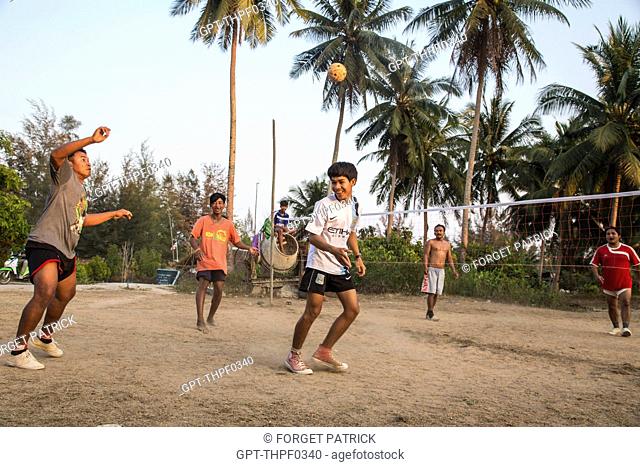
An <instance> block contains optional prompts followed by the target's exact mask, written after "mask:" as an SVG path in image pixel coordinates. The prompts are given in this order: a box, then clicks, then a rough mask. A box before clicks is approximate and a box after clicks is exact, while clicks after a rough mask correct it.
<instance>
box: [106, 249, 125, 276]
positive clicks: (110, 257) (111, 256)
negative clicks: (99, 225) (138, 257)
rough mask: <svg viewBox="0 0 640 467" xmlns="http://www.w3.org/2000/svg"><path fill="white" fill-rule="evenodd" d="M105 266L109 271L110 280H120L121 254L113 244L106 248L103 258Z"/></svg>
mask: <svg viewBox="0 0 640 467" xmlns="http://www.w3.org/2000/svg"><path fill="white" fill-rule="evenodd" d="M105 260H106V262H107V266H109V269H110V270H111V278H112V279H113V278H114V277H115V278H116V279H118V280H119V279H120V278H121V277H122V253H121V251H120V248H118V246H117V245H114V244H113V243H112V244H110V245H109V247H108V248H107V256H106V258H105Z"/></svg>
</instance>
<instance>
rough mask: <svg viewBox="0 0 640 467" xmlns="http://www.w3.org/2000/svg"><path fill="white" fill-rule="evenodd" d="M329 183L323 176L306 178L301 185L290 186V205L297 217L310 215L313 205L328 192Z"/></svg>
mask: <svg viewBox="0 0 640 467" xmlns="http://www.w3.org/2000/svg"><path fill="white" fill-rule="evenodd" d="M328 186H329V184H328V183H327V181H326V180H325V179H323V178H322V177H316V178H315V179H313V180H305V181H303V182H302V183H301V184H300V185H298V186H295V187H292V188H289V205H290V207H291V209H293V214H294V215H295V216H296V217H308V216H310V215H311V214H312V213H313V207H314V206H315V204H316V202H318V201H320V200H321V199H322V198H324V197H325V196H326V194H327V187H328Z"/></svg>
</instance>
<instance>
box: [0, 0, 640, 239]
mask: <svg viewBox="0 0 640 467" xmlns="http://www.w3.org/2000/svg"><path fill="white" fill-rule="evenodd" d="M303 3H304V4H305V5H307V6H309V5H310V2H309V1H308V0H307V1H304V0H303ZM434 3H436V2H434V1H430V0H394V1H393V2H392V7H393V8H398V7H401V6H410V7H411V8H413V10H414V14H415V13H416V12H417V11H418V10H420V9H421V8H423V7H425V6H427V5H431V4H434ZM171 4H172V2H171V1H164V0H139V1H135V2H132V1H125V0H112V1H110V2H107V3H105V2H104V1H97V0H83V1H81V2H80V1H75V0H55V1H53V0H38V1H36V0H13V1H8V0H0V129H3V130H6V131H10V132H18V131H20V129H21V121H22V119H23V118H25V117H26V116H28V115H29V114H30V112H31V108H30V104H29V102H28V99H42V100H43V101H44V102H45V103H46V104H47V105H48V106H50V107H52V108H53V109H54V110H55V112H56V114H57V115H58V116H59V117H61V116H63V115H65V114H71V115H73V116H74V117H75V118H77V119H78V120H80V121H81V122H82V126H81V128H80V129H79V131H78V132H79V134H80V136H82V137H84V136H89V135H90V134H91V133H92V132H93V130H94V129H95V128H96V127H97V126H99V125H107V126H109V127H110V128H111V130H112V133H111V136H110V138H109V139H108V140H107V141H106V142H105V143H103V144H98V145H92V146H90V147H88V148H87V149H88V151H89V155H90V156H91V157H93V158H95V157H99V158H100V159H103V160H106V161H107V162H108V163H109V164H110V166H111V171H112V174H113V175H116V174H118V173H119V168H120V163H121V161H122V158H123V157H124V155H125V154H127V153H128V152H129V151H130V150H135V149H136V148H138V147H139V146H140V144H141V143H142V142H143V141H147V142H148V144H149V145H150V147H151V148H152V149H153V151H154V155H155V157H156V158H157V159H161V158H165V157H169V158H170V159H171V161H172V165H171V171H172V172H175V171H177V170H180V171H187V170H189V169H190V168H193V169H195V170H196V171H197V170H198V169H199V167H200V165H201V164H202V163H205V162H217V163H219V164H220V165H222V166H223V167H225V168H226V167H227V163H228V138H229V122H228V113H229V57H230V55H229V54H228V53H226V52H223V51H221V50H220V49H219V48H218V47H217V46H214V47H210V48H207V47H206V46H204V45H203V44H201V43H194V42H191V41H190V39H189V36H190V31H191V29H192V27H193V24H194V23H195V21H196V19H197V14H198V10H194V11H193V12H192V13H191V14H190V15H187V16H181V17H171V16H170V15H169V8H170V6H171ZM563 12H564V13H565V15H566V16H567V18H568V19H569V22H570V23H571V27H567V26H566V25H564V24H560V23H558V22H549V21H544V22H533V23H530V24H529V26H530V28H531V34H532V36H533V38H534V41H535V43H536V46H537V47H538V49H539V50H540V51H541V53H542V55H543V57H544V60H545V62H546V68H545V69H544V70H541V71H539V72H538V76H537V80H536V81H535V82H533V83H531V82H530V81H529V80H527V81H526V82H525V83H520V84H517V83H515V80H514V79H513V78H512V77H511V78H509V79H508V80H507V86H508V87H507V90H506V92H505V96H506V98H508V99H509V100H513V101H515V105H514V114H513V120H512V124H513V125H515V124H516V123H517V121H519V120H520V119H522V118H523V117H524V116H525V115H527V114H530V113H532V112H533V110H534V109H535V106H536V96H537V94H538V92H539V90H540V89H541V88H542V87H544V86H545V85H547V84H551V83H554V82H556V83H561V84H565V85H568V86H572V87H575V88H577V89H580V90H582V91H584V92H587V93H589V94H591V95H594V91H595V87H594V84H593V76H592V74H591V72H590V71H589V69H588V68H587V67H586V65H585V64H584V63H583V62H582V60H581V57H580V54H579V51H578V50H577V48H576V46H575V45H574V44H575V43H577V44H591V43H595V42H596V41H597V39H598V33H597V31H596V29H595V28H594V26H597V27H598V28H600V30H601V31H603V33H605V34H606V28H607V23H608V22H609V21H612V22H614V21H616V19H617V17H618V16H620V15H621V16H623V17H625V18H626V19H627V20H628V21H629V22H638V21H639V20H640V0H594V2H593V6H592V7H591V8H590V9H583V10H576V9H573V8H569V7H563ZM404 26H405V25H402V26H400V27H398V28H396V29H392V30H389V31H387V33H386V35H387V36H390V37H395V38H396V39H398V40H401V41H409V40H414V41H415V43H416V49H420V48H422V47H423V46H424V45H425V44H426V43H427V42H428V36H427V33H426V31H424V30H423V31H421V32H418V33H414V34H408V35H407V34H403V32H402V30H403V29H404ZM300 27H301V23H300V22H299V21H297V20H296V21H293V22H292V23H291V24H289V25H286V26H284V27H281V29H280V30H279V31H278V32H277V34H276V37H275V38H274V39H273V40H272V41H271V42H270V43H269V44H268V45H266V46H262V47H259V48H257V49H250V48H249V47H247V46H244V45H243V46H242V47H240V48H239V49H238V57H237V74H236V91H237V106H238V107H237V117H238V123H237V139H238V144H237V155H236V194H235V211H236V215H237V216H240V217H244V216H246V214H247V212H248V210H249V209H250V210H251V211H252V212H253V209H254V201H255V193H256V192H255V189H256V183H257V182H259V190H258V219H263V218H264V217H266V216H267V215H268V213H269V209H270V202H271V198H270V196H271V193H270V189H271V172H272V171H271V162H272V152H271V150H272V141H271V121H272V119H275V120H276V132H277V167H276V199H280V198H281V197H283V196H286V195H287V192H288V189H289V187H291V186H294V185H297V184H300V183H301V182H302V181H303V180H308V179H312V178H314V177H316V176H318V175H322V174H324V173H325V172H326V169H327V167H328V166H329V164H330V162H331V156H332V152H333V141H334V136H335V129H336V125H337V121H338V112H337V110H332V111H329V112H323V111H322V110H321V103H322V84H323V83H322V82H319V81H316V80H314V79H313V78H312V76H311V75H304V76H302V77H301V78H299V79H296V80H293V79H291V78H289V71H290V69H291V65H292V63H293V57H294V56H295V55H296V54H298V53H300V52H302V51H304V50H307V49H309V48H311V47H312V46H313V45H315V44H313V43H311V42H307V41H305V40H303V39H294V38H290V37H289V34H290V33H291V32H292V31H294V30H296V29H299V28H300ZM448 54H450V50H448V51H447V54H446V55H445V54H443V55H442V56H440V57H439V58H438V59H437V60H435V61H434V62H433V63H432V65H431V66H430V67H429V68H428V69H427V73H428V75H429V76H431V77H441V76H450V74H451V73H452V71H453V68H452V67H451V65H450V63H449V59H448ZM472 100H473V96H468V95H467V96H465V98H464V99H461V100H459V101H458V102H456V103H454V105H455V106H456V107H458V108H460V107H462V106H463V105H464V104H466V103H468V102H471V101H472ZM360 115H361V112H357V113H356V114H355V115H348V114H347V115H346V118H345V125H344V128H348V127H349V126H350V125H351V123H352V122H353V121H355V120H356V119H357V118H358V117H359V116H360ZM557 118H558V119H560V120H563V119H564V118H565V117H563V116H560V115H559V116H557ZM554 121H555V118H554V117H552V116H549V117H545V118H544V123H545V126H546V127H547V128H549V129H552V126H553V123H554ZM355 134H356V132H350V133H346V134H344V133H343V136H342V140H341V146H340V157H339V160H344V161H349V162H353V163H356V164H357V163H358V161H359V160H360V158H361V157H363V156H364V155H366V154H367V153H368V152H370V151H371V150H374V149H375V147H372V146H370V147H368V148H366V149H365V150H363V151H358V150H357V149H356V148H355V144H354V136H355ZM357 167H358V170H359V178H358V184H357V186H356V188H355V191H354V193H355V194H356V195H357V196H358V198H359V200H360V203H361V205H362V211H364V212H365V213H366V212H377V211H380V210H384V209H383V207H381V206H376V205H375V198H374V197H373V196H372V195H370V194H369V193H368V191H369V185H370V183H371V180H372V178H373V177H374V176H375V174H376V173H377V172H378V171H379V170H380V166H379V165H378V164H377V163H374V162H369V161H365V162H362V163H360V164H358V165H357ZM123 207H125V206H123ZM375 221H376V218H369V220H368V221H366V222H365V223H366V224H370V223H374V222H375ZM417 225H418V226H420V225H421V223H420V222H419V221H417ZM418 230H419V229H418Z"/></svg>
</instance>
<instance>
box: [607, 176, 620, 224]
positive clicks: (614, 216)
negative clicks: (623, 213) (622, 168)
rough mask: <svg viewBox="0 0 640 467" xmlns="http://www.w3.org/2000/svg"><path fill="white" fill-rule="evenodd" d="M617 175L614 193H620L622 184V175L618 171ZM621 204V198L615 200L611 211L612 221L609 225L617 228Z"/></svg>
mask: <svg viewBox="0 0 640 467" xmlns="http://www.w3.org/2000/svg"><path fill="white" fill-rule="evenodd" d="M616 172H617V174H616V186H615V187H614V188H613V192H614V193H620V183H621V182H622V174H621V173H620V172H619V171H617V170H616ZM619 204H620V198H613V208H612V210H611V221H610V222H609V225H613V226H615V225H616V223H617V222H618V206H619Z"/></svg>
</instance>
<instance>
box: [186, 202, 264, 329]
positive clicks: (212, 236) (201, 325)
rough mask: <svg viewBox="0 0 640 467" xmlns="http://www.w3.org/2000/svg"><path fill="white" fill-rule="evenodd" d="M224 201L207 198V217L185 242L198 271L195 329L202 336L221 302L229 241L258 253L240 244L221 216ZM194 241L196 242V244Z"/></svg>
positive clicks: (211, 322)
mask: <svg viewBox="0 0 640 467" xmlns="http://www.w3.org/2000/svg"><path fill="white" fill-rule="evenodd" d="M226 201H227V199H226V198H225V196H224V195H223V194H221V193H214V194H212V195H211V196H210V197H209V205H210V206H211V214H209V215H207V216H202V217H201V218H200V219H198V221H197V222H196V224H195V225H194V226H193V230H192V231H191V237H190V238H189V243H190V244H191V246H192V247H193V248H194V249H195V253H194V254H195V256H196V260H197V261H198V264H197V267H196V269H197V271H198V273H197V274H196V279H197V280H198V291H197V292H196V310H197V312H198V321H197V327H198V330H199V331H202V332H203V333H205V334H206V333H207V332H209V331H208V329H207V324H209V325H211V326H215V322H214V319H213V317H214V315H215V314H216V311H217V310H218V306H219V305H220V301H221V300H222V289H223V288H224V280H225V277H226V276H227V242H231V243H232V244H233V245H235V246H236V247H238V248H240V249H241V250H249V252H250V253H251V254H252V255H254V256H255V255H257V254H258V250H256V249H255V248H253V247H251V246H249V245H245V244H244V243H242V240H240V235H238V232H236V228H235V227H234V225H233V222H231V221H230V220H228V219H225V218H224V217H222V211H223V210H224V205H225V203H226ZM198 239H200V243H199V244H198ZM210 282H213V298H212V299H211V308H210V309H209V317H208V318H207V322H206V323H205V321H204V300H205V297H206V293H207V287H209V283H210Z"/></svg>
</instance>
